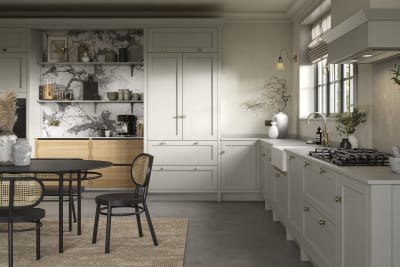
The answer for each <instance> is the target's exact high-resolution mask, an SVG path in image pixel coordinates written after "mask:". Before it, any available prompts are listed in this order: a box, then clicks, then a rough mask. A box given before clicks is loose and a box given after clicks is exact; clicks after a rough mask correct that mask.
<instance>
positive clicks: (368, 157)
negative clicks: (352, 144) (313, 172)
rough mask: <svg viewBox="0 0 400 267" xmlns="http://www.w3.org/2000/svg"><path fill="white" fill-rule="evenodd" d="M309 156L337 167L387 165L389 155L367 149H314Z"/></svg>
mask: <svg viewBox="0 0 400 267" xmlns="http://www.w3.org/2000/svg"><path fill="white" fill-rule="evenodd" d="M309 155H310V156H312V157H314V158H318V159H321V160H324V161H327V162H330V163H333V164H335V165H338V166H385V165H389V154H387V153H383V152H379V151H377V150H376V149H369V148H353V149H348V148H316V149H315V150H314V151H310V152H309Z"/></svg>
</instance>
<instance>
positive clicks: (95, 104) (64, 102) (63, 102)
mask: <svg viewBox="0 0 400 267" xmlns="http://www.w3.org/2000/svg"><path fill="white" fill-rule="evenodd" d="M37 102H38V103H39V104H46V103H57V104H59V105H70V104H73V103H85V104H94V111H95V112H97V104H107V103H123V104H128V103H129V104H130V105H131V112H133V105H134V104H137V103H138V104H142V103H143V100H38V101H37Z"/></svg>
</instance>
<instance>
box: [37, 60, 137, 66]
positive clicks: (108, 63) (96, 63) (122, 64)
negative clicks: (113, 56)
mask: <svg viewBox="0 0 400 267" xmlns="http://www.w3.org/2000/svg"><path fill="white" fill-rule="evenodd" d="M39 64H40V65H43V66H46V65H109V66H119V65H120V66H130V65H143V61H132V62H80V61H79V62H78V61H60V62H39Z"/></svg>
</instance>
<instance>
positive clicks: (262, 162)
mask: <svg viewBox="0 0 400 267" xmlns="http://www.w3.org/2000/svg"><path fill="white" fill-rule="evenodd" d="M259 147H260V150H259V170H258V174H259V178H260V192H261V197H262V198H263V199H264V200H267V196H266V195H267V183H266V179H267V154H268V145H267V144H266V143H264V142H259Z"/></svg>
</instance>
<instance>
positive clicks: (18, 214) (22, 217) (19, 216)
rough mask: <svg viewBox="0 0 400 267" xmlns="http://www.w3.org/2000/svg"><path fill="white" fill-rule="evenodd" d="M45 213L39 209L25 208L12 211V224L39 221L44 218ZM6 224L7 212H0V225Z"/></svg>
mask: <svg viewBox="0 0 400 267" xmlns="http://www.w3.org/2000/svg"><path fill="white" fill-rule="evenodd" d="M45 214H46V212H45V210H44V209H41V208H25V209H14V210H13V221H14V222H30V221H39V220H41V219H43V218H44V216H45ZM7 222H8V210H0V223H7Z"/></svg>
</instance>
